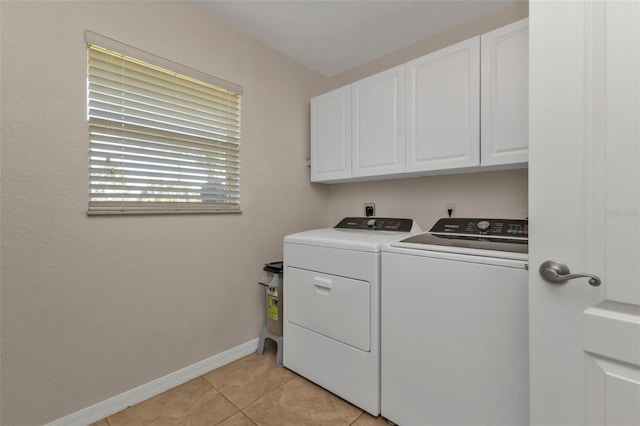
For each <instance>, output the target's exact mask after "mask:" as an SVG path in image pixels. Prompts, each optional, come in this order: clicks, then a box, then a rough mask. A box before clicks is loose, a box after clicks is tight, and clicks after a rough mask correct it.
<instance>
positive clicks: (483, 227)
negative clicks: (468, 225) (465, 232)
mask: <svg viewBox="0 0 640 426" xmlns="http://www.w3.org/2000/svg"><path fill="white" fill-rule="evenodd" d="M476 226H477V227H478V231H480V233H481V234H486V233H488V232H489V228H491V223H489V222H488V221H486V220H481V221H480V222H478V223H477V225H476Z"/></svg>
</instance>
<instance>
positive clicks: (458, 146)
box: [311, 19, 529, 182]
mask: <svg viewBox="0 0 640 426" xmlns="http://www.w3.org/2000/svg"><path fill="white" fill-rule="evenodd" d="M528 66H529V52H528V19H524V20H521V21H517V22H514V23H512V24H510V25H507V26H505V27H502V28H499V29H497V30H494V31H491V32H489V33H486V34H483V35H482V36H478V37H474V38H471V39H469V40H465V41H463V42H460V43H457V44H455V45H453V46H449V47H446V48H444V49H441V50H438V51H436V52H433V53H430V54H428V55H426V56H423V57H421V58H418V59H415V60H413V61H410V62H408V63H406V64H404V65H400V66H397V67H394V68H392V69H389V70H387V71H384V72H381V73H379V74H376V75H374V76H371V77H368V78H365V79H363V80H359V81H357V82H355V83H352V84H350V85H348V86H345V87H343V88H340V89H337V90H334V91H331V92H329V93H325V94H323V95H320V96H318V97H316V98H313V99H312V100H311V180H312V181H313V182H346V181H354V180H366V179H382V178H385V177H386V178H389V177H403V176H420V175H428V174H432V173H446V172H448V173H455V172H463V171H474V170H476V171H478V170H494V169H500V168H502V169H504V168H517V167H522V166H526V164H527V161H528V99H529V97H528V88H529V78H528Z"/></svg>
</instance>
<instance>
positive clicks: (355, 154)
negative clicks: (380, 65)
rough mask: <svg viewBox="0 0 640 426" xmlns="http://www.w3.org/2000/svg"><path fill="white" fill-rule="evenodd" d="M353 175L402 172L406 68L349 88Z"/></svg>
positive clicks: (383, 74) (381, 74)
mask: <svg viewBox="0 0 640 426" xmlns="http://www.w3.org/2000/svg"><path fill="white" fill-rule="evenodd" d="M351 122H352V125H353V127H352V129H351V132H352V133H351V134H352V144H353V149H352V151H351V152H352V167H353V169H352V175H353V176H354V177H364V176H381V175H388V174H393V173H400V172H404V170H405V166H404V163H405V154H404V152H405V66H404V65H400V66H398V67H395V68H391V69H390V70H387V71H384V72H381V73H379V74H376V75H374V76H371V77H368V78H365V79H364V80H360V81H357V82H355V83H353V84H352V85H351Z"/></svg>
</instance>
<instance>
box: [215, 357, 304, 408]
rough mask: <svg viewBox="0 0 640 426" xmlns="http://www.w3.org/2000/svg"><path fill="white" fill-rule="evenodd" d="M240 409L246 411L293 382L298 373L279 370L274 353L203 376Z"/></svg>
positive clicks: (243, 361)
mask: <svg viewBox="0 0 640 426" xmlns="http://www.w3.org/2000/svg"><path fill="white" fill-rule="evenodd" d="M203 377H204V378H205V379H206V380H207V381H208V382H209V383H211V384H212V385H213V386H214V387H215V388H216V389H218V390H219V391H220V392H221V393H222V394H223V395H224V396H225V397H227V398H228V399H229V401H231V402H232V403H233V404H234V405H235V406H236V407H239V408H244V407H246V406H247V405H249V404H251V403H252V402H254V401H256V400H258V399H260V398H262V397H263V396H265V395H266V394H268V393H269V392H271V391H273V390H274V389H276V388H278V387H279V386H282V385H283V384H285V383H287V382H289V381H291V380H293V379H294V378H295V377H296V374H295V373H293V372H292V371H289V370H287V369H286V368H278V367H276V357H275V353H274V352H273V351H269V352H267V351H266V350H265V353H264V355H256V354H251V355H249V356H246V357H244V358H241V359H239V360H237V361H234V362H232V363H230V364H227V365H225V366H223V367H220V368H218V369H216V370H213V371H212V372H210V373H207V374H205V375H204V376H203Z"/></svg>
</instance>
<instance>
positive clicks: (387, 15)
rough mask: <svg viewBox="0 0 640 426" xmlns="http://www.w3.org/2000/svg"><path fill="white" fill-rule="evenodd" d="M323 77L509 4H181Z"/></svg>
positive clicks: (432, 0) (461, 0) (330, 0)
mask: <svg viewBox="0 0 640 426" xmlns="http://www.w3.org/2000/svg"><path fill="white" fill-rule="evenodd" d="M187 1H188V2H189V3H191V4H193V5H194V6H196V7H197V8H199V9H201V10H202V11H204V12H206V13H207V14H209V15H211V16H213V17H215V18H217V19H219V20H221V21H223V22H225V23H226V24H228V25H230V26H231V27H234V28H235V29H237V30H238V31H240V32H243V33H245V34H248V35H250V36H252V37H253V38H255V39H257V40H260V41H261V42H262V43H264V44H266V45H268V46H270V47H272V48H273V49H275V50H278V51H280V52H282V53H284V54H285V55H287V56H289V57H290V58H292V59H294V60H295V61H297V62H300V63H302V64H304V65H306V66H308V67H309V68H311V69H313V70H316V71H318V72H320V73H322V74H324V75H325V76H327V77H333V76H336V75H338V74H340V73H342V72H345V71H347V70H350V69H352V68H354V67H356V66H358V65H361V64H364V63H366V62H369V61H371V60H373V59H376V58H378V57H380V56H382V55H384V54H387V53H390V52H393V51H394V50H398V49H400V48H403V47H406V46H409V45H411V44H413V43H416V42H418V41H420V40H424V39H426V38H429V37H431V36H433V35H435V34H437V33H440V32H442V31H444V30H446V29H449V28H452V27H454V26H457V25H459V24H461V23H463V22H466V21H469V20H471V19H473V18H476V17H478V16H481V15H484V14H486V13H489V12H491V11H493V10H495V9H498V8H500V7H503V6H505V5H507V4H509V3H513V1H514V0H420V1H405V0H374V1H372V0H339V1H336V0H285V1H282V0H187Z"/></svg>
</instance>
